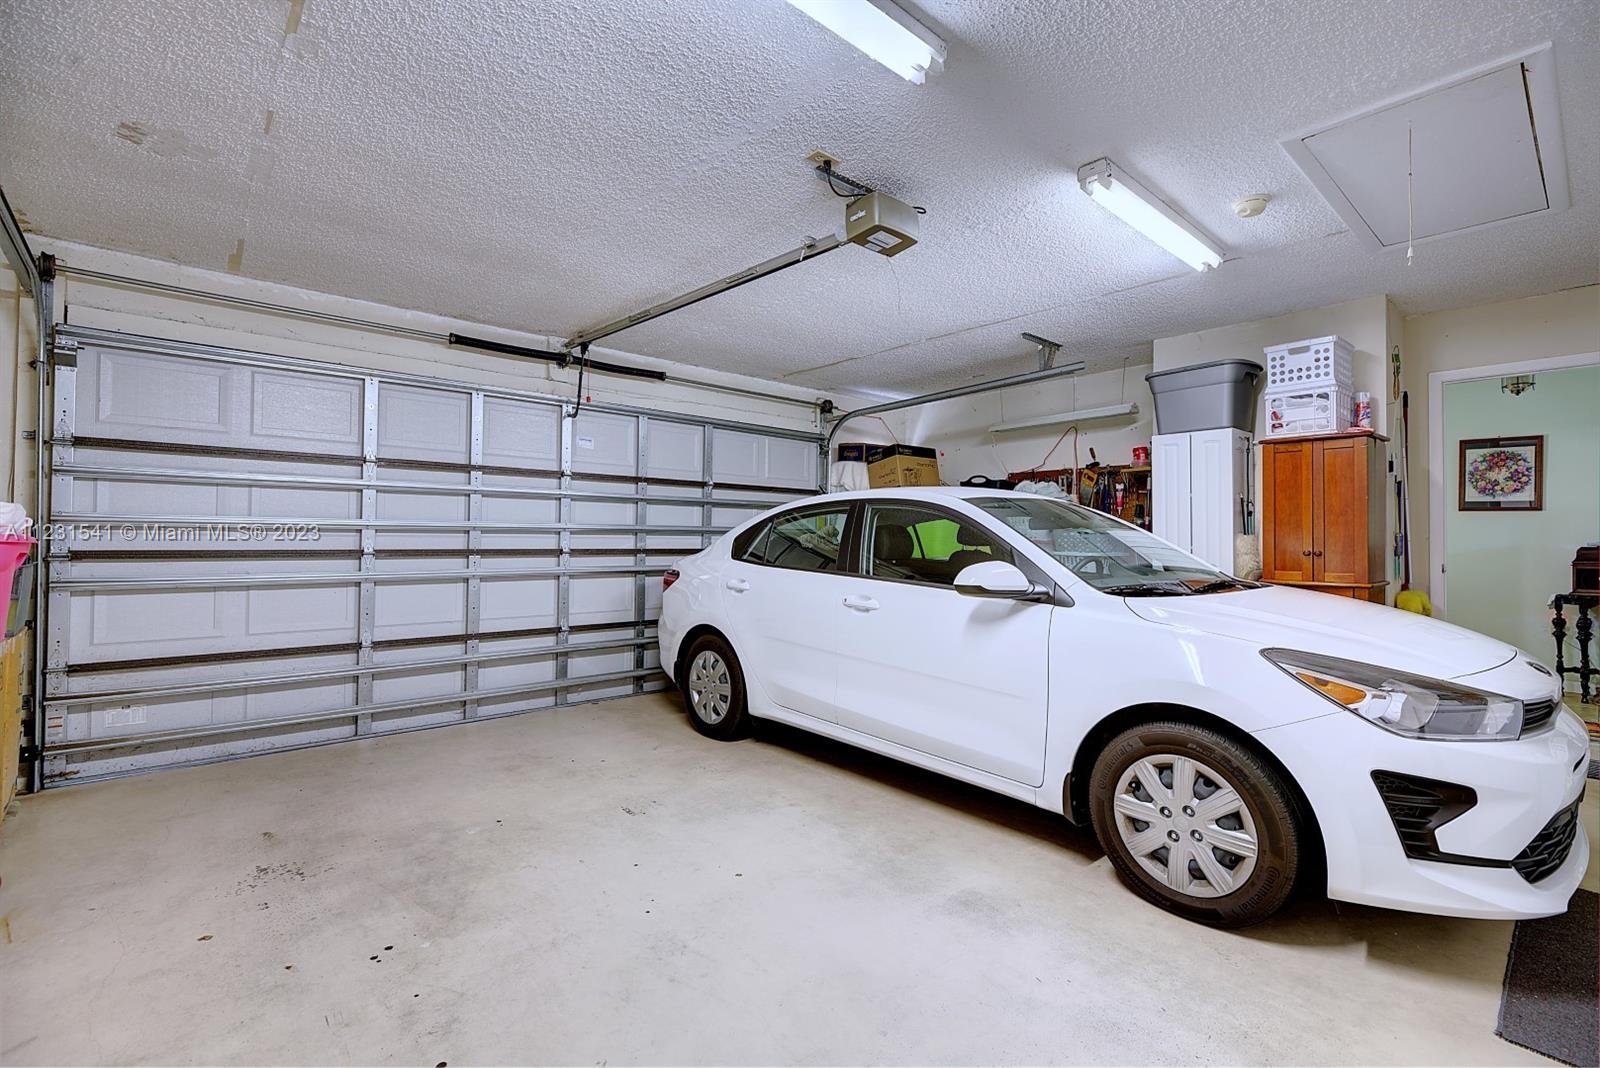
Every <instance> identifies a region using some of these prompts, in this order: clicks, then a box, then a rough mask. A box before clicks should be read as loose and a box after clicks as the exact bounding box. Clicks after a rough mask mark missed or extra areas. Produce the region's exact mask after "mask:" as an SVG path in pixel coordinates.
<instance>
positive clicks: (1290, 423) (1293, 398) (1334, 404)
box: [1263, 386, 1356, 438]
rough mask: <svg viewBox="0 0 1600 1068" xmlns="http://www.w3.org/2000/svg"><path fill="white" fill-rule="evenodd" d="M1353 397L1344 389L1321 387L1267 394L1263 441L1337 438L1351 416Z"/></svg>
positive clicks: (1354, 400) (1345, 428)
mask: <svg viewBox="0 0 1600 1068" xmlns="http://www.w3.org/2000/svg"><path fill="white" fill-rule="evenodd" d="M1355 405H1356V399H1355V395H1354V394H1353V393H1351V392H1350V391H1349V390H1348V389H1340V388H1339V387H1337V386H1323V387H1320V388H1318V389H1295V390H1285V391H1283V392H1277V393H1275V392H1272V391H1270V390H1269V391H1268V393H1267V429H1266V433H1265V434H1264V435H1263V437H1269V438H1273V437H1283V436H1285V435H1288V434H1337V433H1340V432H1341V431H1345V430H1349V429H1350V425H1351V423H1352V421H1353V420H1354V416H1355Z"/></svg>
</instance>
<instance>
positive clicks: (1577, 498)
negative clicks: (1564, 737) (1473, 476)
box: [1444, 367, 1600, 689]
mask: <svg viewBox="0 0 1600 1068" xmlns="http://www.w3.org/2000/svg"><path fill="white" fill-rule="evenodd" d="M1535 381H1536V385H1535V387H1534V388H1533V389H1532V390H1531V391H1529V392H1526V393H1523V394H1522V395H1521V396H1520V397H1513V396H1512V395H1511V394H1509V393H1504V392H1502V391H1501V389H1500V379H1498V378H1484V379H1474V380H1471V381H1465V382H1447V383H1445V385H1444V450H1445V457H1444V459H1445V483H1444V485H1445V508H1446V512H1445V524H1444V525H1445V547H1446V557H1445V558H1446V564H1447V568H1448V571H1447V576H1448V586H1447V589H1448V591H1449V593H1448V604H1449V610H1448V612H1447V613H1445V614H1446V616H1447V617H1448V619H1449V620H1450V622H1452V623H1458V624H1460V625H1461V626H1463V627H1470V628H1471V629H1473V630H1477V631H1482V632H1483V633H1484V634H1490V635H1493V636H1494V637H1496V638H1500V639H1501V640H1503V641H1507V642H1510V643H1511V644H1512V645H1515V646H1517V647H1519V648H1521V649H1523V650H1524V651H1526V652H1528V653H1530V654H1532V655H1533V656H1535V657H1537V658H1538V659H1539V660H1541V661H1543V662H1544V663H1546V664H1549V663H1552V662H1553V661H1554V660H1555V640H1554V638H1552V637H1551V634H1550V613H1549V609H1548V608H1547V607H1546V605H1547V604H1548V602H1549V599H1550V596H1551V595H1552V594H1555V593H1561V592H1565V591H1566V590H1568V589H1570V588H1571V586H1572V570H1571V563H1572V557H1573V554H1574V553H1576V552H1577V548H1578V546H1579V545H1581V544H1584V543H1586V542H1595V541H1600V367H1575V368H1569V369H1565V370H1560V371H1549V372H1543V373H1541V374H1539V375H1537V376H1535ZM1532 434H1543V435H1544V438H1545V474H1544V509H1543V510H1542V511H1538V512H1463V511H1461V510H1460V509H1459V508H1458V507H1457V504H1456V500H1457V497H1456V494H1457V486H1458V485H1459V478H1460V463H1461V460H1460V455H1461V454H1460V447H1459V442H1460V441H1461V439H1462V438H1492V437H1520V436H1523V435H1532ZM1574 618H1575V617H1574V613H1573V610H1571V609H1568V611H1567V621H1568V626H1567V652H1566V655H1567V658H1568V660H1569V662H1571V663H1576V662H1577V645H1576V643H1575V642H1574V641H1573V638H1572V631H1573V626H1572V623H1573V620H1574ZM1590 653H1591V655H1592V656H1596V657H1597V658H1600V638H1597V639H1596V642H1595V643H1592V644H1591V645H1590ZM1576 684H1577V680H1576V679H1570V680H1569V682H1568V686H1569V688H1571V689H1576Z"/></svg>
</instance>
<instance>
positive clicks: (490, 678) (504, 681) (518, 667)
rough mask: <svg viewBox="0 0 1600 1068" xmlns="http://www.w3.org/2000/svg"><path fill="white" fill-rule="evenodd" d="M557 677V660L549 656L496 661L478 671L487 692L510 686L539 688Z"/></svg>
mask: <svg viewBox="0 0 1600 1068" xmlns="http://www.w3.org/2000/svg"><path fill="white" fill-rule="evenodd" d="M555 677H556V667H555V659H554V658H553V657H548V656H541V657H539V658H537V659H529V660H512V661H504V660H500V661H494V662H491V663H488V664H484V665H483V666H482V667H481V668H479V669H478V684H479V685H480V686H482V687H483V688H484V689H486V690H495V689H502V688H504V687H508V686H537V685H539V684H540V683H545V682H549V681H551V680H552V679H554V678H555Z"/></svg>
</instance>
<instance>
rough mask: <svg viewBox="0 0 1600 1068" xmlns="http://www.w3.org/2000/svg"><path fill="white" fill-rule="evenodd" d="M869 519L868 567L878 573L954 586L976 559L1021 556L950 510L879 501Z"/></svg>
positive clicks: (865, 559) (865, 551) (1009, 560)
mask: <svg viewBox="0 0 1600 1068" xmlns="http://www.w3.org/2000/svg"><path fill="white" fill-rule="evenodd" d="M866 523H867V525H866V538H865V545H864V547H863V552H862V556H863V563H864V565H865V567H864V570H865V571H866V573H867V574H869V575H872V576H874V577H877V578H887V579H898V580H900V581H902V582H926V583H931V584H933V585H938V586H949V585H952V584H953V583H954V582H955V580H956V576H957V575H959V574H960V573H961V572H962V570H963V569H964V568H967V567H970V566H971V565H973V564H981V563H983V562H985V561H988V560H1000V561H1003V562H1005V563H1008V564H1013V563H1015V562H1016V560H1015V557H1014V556H1013V554H1012V552H1011V549H1010V548H1009V547H1008V546H1007V545H1006V544H1005V543H1004V542H1003V541H1002V540H1001V539H1000V537H999V536H998V535H995V534H991V533H989V532H988V531H987V530H985V529H984V528H983V527H982V526H980V525H979V524H977V523H975V522H965V521H962V520H959V519H957V518H955V517H954V516H951V515H949V514H948V513H945V512H939V511H934V510H933V509H928V508H918V507H916V506H915V505H874V506H872V507H871V508H869V509H868V510H867V520H866Z"/></svg>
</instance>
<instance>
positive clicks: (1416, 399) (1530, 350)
mask: <svg viewBox="0 0 1600 1068" xmlns="http://www.w3.org/2000/svg"><path fill="white" fill-rule="evenodd" d="M1400 346H1401V349H1400V351H1401V360H1402V366H1403V368H1404V370H1403V375H1404V379H1405V387H1406V390H1407V392H1408V393H1409V394H1410V395H1411V479H1412V484H1413V485H1414V486H1415V487H1416V491H1415V493H1414V494H1413V495H1412V498H1411V528H1412V532H1413V534H1412V545H1411V561H1412V564H1411V566H1412V574H1413V577H1414V579H1415V584H1416V585H1419V586H1420V587H1421V588H1423V589H1427V588H1428V579H1429V578H1430V576H1431V575H1432V573H1433V572H1432V568H1433V561H1432V559H1431V553H1430V551H1429V550H1430V541H1431V538H1430V536H1429V516H1430V506H1429V505H1430V502H1429V497H1430V493H1429V486H1430V481H1431V480H1430V472H1429V470H1428V427H1429V423H1430V420H1431V418H1432V417H1433V413H1431V412H1430V411H1429V410H1428V376H1429V375H1430V374H1432V373H1433V372H1435V371H1450V370H1457V369H1461V368H1471V367H1484V366H1488V365H1491V364H1501V363H1513V362H1516V361H1518V360H1532V359H1540V358H1544V357H1549V356H1570V355H1573V354H1575V353H1584V352H1596V351H1600V286H1584V287H1582V288H1580V289H1568V290H1563V291H1562V292H1559V293H1548V294H1545V295H1544V296H1540V297H1527V298H1524V299H1522V300H1508V301H1501V302H1498V303H1495V304H1478V305H1474V306H1473V307H1470V308H1455V309H1451V310H1449V311H1439V312H1428V313H1426V314H1424V315H1412V316H1407V317H1406V319H1405V326H1404V333H1403V335H1402V339H1401V343H1400ZM1597 434H1600V431H1597ZM1440 477H1442V474H1441V476H1440ZM1452 492H1453V491H1452ZM1550 548H1551V549H1552V551H1554V547H1550ZM1561 551H1562V552H1565V551H1566V549H1565V548H1563V549H1561Z"/></svg>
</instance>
